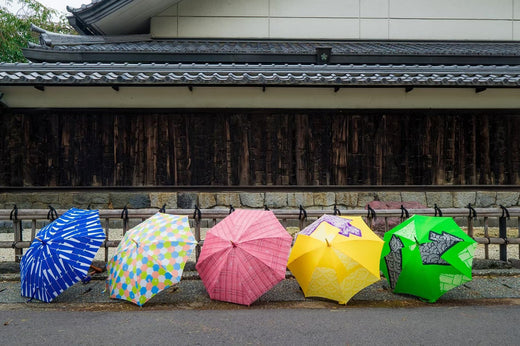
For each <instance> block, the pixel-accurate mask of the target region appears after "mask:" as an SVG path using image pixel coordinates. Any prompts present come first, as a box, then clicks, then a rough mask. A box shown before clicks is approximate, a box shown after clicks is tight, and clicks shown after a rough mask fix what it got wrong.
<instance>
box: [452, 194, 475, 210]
mask: <svg viewBox="0 0 520 346" xmlns="http://www.w3.org/2000/svg"><path fill="white" fill-rule="evenodd" d="M476 201H477V193H476V192H453V206H454V207H455V208H466V207H467V206H468V204H470V203H471V206H474V205H475V202H476Z"/></svg>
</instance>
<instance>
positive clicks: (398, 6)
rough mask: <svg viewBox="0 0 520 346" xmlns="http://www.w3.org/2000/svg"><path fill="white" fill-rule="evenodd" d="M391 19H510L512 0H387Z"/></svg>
mask: <svg viewBox="0 0 520 346" xmlns="http://www.w3.org/2000/svg"><path fill="white" fill-rule="evenodd" d="M389 7H390V17H392V18H459V19H465V18H481V19H511V18H512V15H511V11H512V9H513V0H493V1H490V0H470V1H462V0H389Z"/></svg>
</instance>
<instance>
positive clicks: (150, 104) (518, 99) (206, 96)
mask: <svg viewBox="0 0 520 346" xmlns="http://www.w3.org/2000/svg"><path fill="white" fill-rule="evenodd" d="M2 91H3V92H4V98H3V101H5V102H6V103H7V104H8V105H9V106H10V107H28V108H46V107H49V108H51V107H52V108H54V107H56V108H289V109H298V108H302V109H327V108H328V109H349V108H351V109H376V108H380V109H419V108H423V109H424V108H431V109H486V108H488V109H495V108H497V109H501V108H504V109H506V108H513V109H518V108H520V89H488V90H486V91H485V92H482V93H478V94H477V93H475V90H474V89H472V88H467V89H453V88H417V89H414V90H413V91H412V92H409V93H406V92H405V90H404V88H353V89H340V90H339V91H338V92H334V89H333V88H269V87H268V88H266V89H265V92H263V91H262V88H254V87H241V88H237V87H220V88H211V87H194V88H193V91H190V90H189V89H188V88H186V87H172V88H168V87H144V88H139V87H121V88H120V89H119V91H114V90H112V89H111V88H109V87H70V88H66V87H52V86H51V87H45V92H41V91H39V90H36V89H35V88H33V87H6V88H3V89H2Z"/></svg>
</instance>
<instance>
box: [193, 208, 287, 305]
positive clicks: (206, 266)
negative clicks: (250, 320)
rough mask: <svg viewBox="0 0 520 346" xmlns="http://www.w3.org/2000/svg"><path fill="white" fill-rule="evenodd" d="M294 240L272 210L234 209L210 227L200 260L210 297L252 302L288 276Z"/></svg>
mask: <svg viewBox="0 0 520 346" xmlns="http://www.w3.org/2000/svg"><path fill="white" fill-rule="evenodd" d="M291 241H292V238H291V236H290V235H289V233H287V231H286V230H285V228H284V227H283V226H282V225H281V224H280V222H279V221H278V219H277V218H276V216H275V215H274V214H273V212H271V211H265V210H244V209H238V210H235V211H234V212H233V213H231V214H230V215H228V216H227V217H226V218H225V219H223V220H222V221H220V222H219V223H218V224H217V225H216V226H214V227H213V228H211V229H210V230H209V231H208V233H207V234H206V239H205V240H204V245H203V247H202V251H201V253H200V257H199V260H198V262H197V266H196V268H197V271H198V272H199V275H200V277H201V279H202V282H203V283H204V286H206V290H207V291H208V293H209V296H210V298H211V299H215V300H222V301H226V302H231V303H237V304H243V305H251V304H252V303H253V302H254V301H255V300H257V299H258V298H259V297H260V296H261V295H262V294H264V293H265V292H267V291H269V290H270V289H271V288H272V287H273V286H274V285H276V284H277V283H278V282H280V281H282V280H283V279H284V278H285V271H286V268H287V260H288V258H289V252H290V250H291Z"/></svg>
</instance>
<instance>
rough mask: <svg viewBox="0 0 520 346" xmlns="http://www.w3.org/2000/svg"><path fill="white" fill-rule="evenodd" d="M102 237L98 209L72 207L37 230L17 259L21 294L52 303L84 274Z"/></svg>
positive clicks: (103, 235) (102, 239) (84, 275)
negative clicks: (26, 248) (19, 259)
mask: <svg viewBox="0 0 520 346" xmlns="http://www.w3.org/2000/svg"><path fill="white" fill-rule="evenodd" d="M104 240H105V233H104V232H103V228H102V227H101V223H100V221H99V212H98V211H97V210H82V209H76V208H72V209H70V210H68V211H67V212H65V213H64V214H63V215H62V216H60V217H59V218H58V219H56V220H54V221H53V222H52V223H50V224H48V225H47V226H45V227H43V228H42V229H40V231H39V232H38V234H37V235H36V237H35V239H34V241H33V242H32V244H31V246H30V247H29V249H28V250H27V252H26V253H25V255H24V256H23V257H22V260H21V262H20V276H21V277H20V280H21V291H22V296H25V297H29V298H31V299H32V298H36V299H39V300H42V301H44V302H51V301H52V300H53V299H54V298H56V297H57V296H58V295H59V294H60V293H62V292H63V291H65V290H66V289H67V288H69V287H70V286H72V285H73V284H75V283H76V282H78V281H80V280H82V279H84V278H85V277H86V276H87V274H88V270H89V268H90V265H91V264H92V260H93V259H94V257H95V256H96V253H97V251H98V250H99V247H100V246H101V244H102V243H103V241H104Z"/></svg>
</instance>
